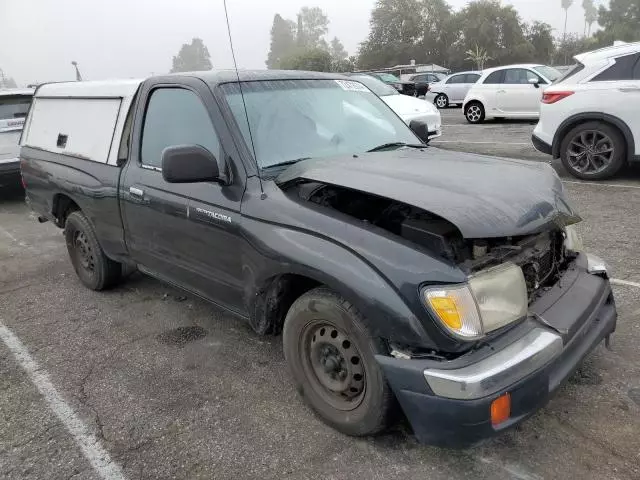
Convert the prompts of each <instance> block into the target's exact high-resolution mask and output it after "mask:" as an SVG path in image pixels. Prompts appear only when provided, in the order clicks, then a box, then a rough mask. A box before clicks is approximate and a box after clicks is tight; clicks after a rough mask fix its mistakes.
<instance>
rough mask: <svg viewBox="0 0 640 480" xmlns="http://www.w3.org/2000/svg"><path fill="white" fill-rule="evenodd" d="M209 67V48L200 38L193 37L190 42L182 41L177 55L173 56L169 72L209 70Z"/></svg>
mask: <svg viewBox="0 0 640 480" xmlns="http://www.w3.org/2000/svg"><path fill="white" fill-rule="evenodd" d="M211 68H212V66H211V56H210V55H209V50H208V49H207V47H206V46H205V44H204V42H203V41H202V39H200V38H194V39H192V40H191V44H187V43H184V44H183V45H182V47H181V48H180V52H178V55H176V56H175V57H173V67H172V68H171V73H174V72H193V71H197V70H211Z"/></svg>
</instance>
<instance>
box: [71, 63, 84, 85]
mask: <svg viewBox="0 0 640 480" xmlns="http://www.w3.org/2000/svg"><path fill="white" fill-rule="evenodd" d="M71 65H73V66H74V68H75V69H76V81H78V82H81V81H82V75H80V70H78V62H76V61H73V62H71Z"/></svg>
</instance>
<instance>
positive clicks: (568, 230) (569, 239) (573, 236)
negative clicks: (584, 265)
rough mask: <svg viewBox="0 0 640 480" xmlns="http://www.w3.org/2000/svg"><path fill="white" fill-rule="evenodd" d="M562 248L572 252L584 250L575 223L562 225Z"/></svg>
mask: <svg viewBox="0 0 640 480" xmlns="http://www.w3.org/2000/svg"><path fill="white" fill-rule="evenodd" d="M564 248H566V249H567V250H571V251H572V252H582V251H583V250H584V245H583V244H582V237H581V236H580V234H579V233H578V229H577V228H576V226H575V225H568V226H566V227H564Z"/></svg>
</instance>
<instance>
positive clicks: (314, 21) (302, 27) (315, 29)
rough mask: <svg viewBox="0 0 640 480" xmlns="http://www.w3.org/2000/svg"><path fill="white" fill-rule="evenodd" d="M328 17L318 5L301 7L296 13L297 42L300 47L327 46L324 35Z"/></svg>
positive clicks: (327, 26)
mask: <svg viewBox="0 0 640 480" xmlns="http://www.w3.org/2000/svg"><path fill="white" fill-rule="evenodd" d="M328 31H329V18H328V17H327V15H326V14H325V13H324V12H323V11H322V9H321V8H319V7H302V8H301V9H300V13H298V28H297V42H298V47H300V48H325V49H326V48H327V42H326V40H324V38H323V37H324V36H325V35H326V34H327V32H328Z"/></svg>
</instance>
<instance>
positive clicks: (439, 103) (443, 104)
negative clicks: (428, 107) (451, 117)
mask: <svg viewBox="0 0 640 480" xmlns="http://www.w3.org/2000/svg"><path fill="white" fill-rule="evenodd" d="M433 103H435V104H436V107H438V108H447V107H448V106H449V97H447V96H446V95H445V94H444V93H440V94H439V95H438V96H437V97H436V98H435V99H434V100H433Z"/></svg>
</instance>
